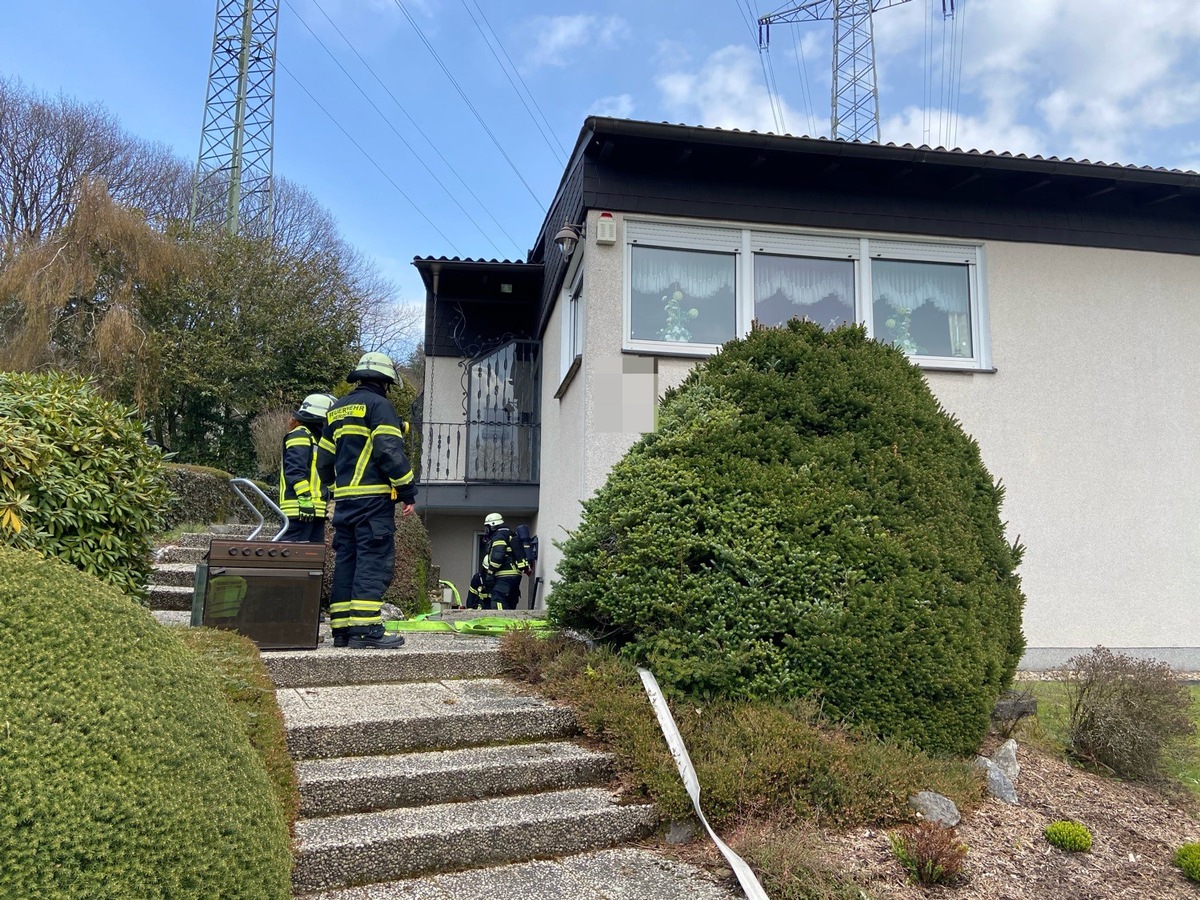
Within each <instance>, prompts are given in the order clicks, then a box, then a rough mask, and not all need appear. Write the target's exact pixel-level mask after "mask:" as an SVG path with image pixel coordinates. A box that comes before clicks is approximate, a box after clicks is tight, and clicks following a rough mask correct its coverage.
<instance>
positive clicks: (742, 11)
mask: <svg viewBox="0 0 1200 900" xmlns="http://www.w3.org/2000/svg"><path fill="white" fill-rule="evenodd" d="M733 5H734V6H736V7H737V11H738V12H739V13H740V14H741V16H742V21H743V22H745V23H746V28H748V29H749V31H750V39H751V40H752V41H754V42H755V43H756V44H757V43H758V35H757V34H756V33H755V31H754V24H753V23H752V22H751V21H750V19H748V18H747V17H746V9H745V7H743V6H742V0H733Z"/></svg>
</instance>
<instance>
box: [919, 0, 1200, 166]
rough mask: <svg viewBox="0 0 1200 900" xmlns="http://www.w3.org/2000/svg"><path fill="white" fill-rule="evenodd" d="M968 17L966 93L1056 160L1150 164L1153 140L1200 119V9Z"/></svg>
mask: <svg viewBox="0 0 1200 900" xmlns="http://www.w3.org/2000/svg"><path fill="white" fill-rule="evenodd" d="M913 5H916V4H913ZM959 16H964V17H965V19H964V28H965V29H966V34H967V37H966V44H965V49H964V53H963V85H964V91H973V92H974V93H975V94H976V95H978V96H979V97H980V98H981V99H982V101H983V103H984V105H985V107H986V109H987V113H986V116H985V119H987V120H991V121H993V122H997V123H1004V122H1006V121H1013V122H1016V121H1021V122H1025V123H1027V124H1028V123H1030V122H1031V121H1032V122H1033V123H1035V127H1037V128H1038V129H1039V130H1041V131H1044V133H1045V135H1046V142H1047V144H1048V147H1047V151H1048V152H1051V153H1053V154H1055V155H1059V156H1063V155H1070V156H1076V157H1088V158H1090V159H1092V160H1096V159H1104V160H1105V161H1114V160H1116V161H1121V162H1143V161H1146V162H1149V161H1151V160H1147V159H1146V158H1145V157H1146V156H1147V155H1148V154H1150V153H1155V152H1161V148H1159V147H1158V146H1156V143H1155V139H1154V138H1153V136H1152V135H1153V132H1155V131H1156V130H1161V129H1167V128H1171V127H1174V126H1177V125H1180V124H1184V123H1188V122H1195V121H1197V120H1198V119H1200V86H1197V84H1196V81H1197V79H1196V77H1195V76H1196V66H1195V60H1196V59H1197V58H1200V5H1198V4H1196V3H1195V2H1194V0H1145V2H1143V3H1141V4H1139V5H1138V6H1137V7H1136V8H1135V7H1130V5H1129V3H1128V2H1127V0H1055V2H1053V3H1050V2H1046V0H974V2H972V3H970V4H966V3H963V4H960V9H959ZM960 133H961V128H960ZM1006 149H1009V148H1007V147H1006Z"/></svg>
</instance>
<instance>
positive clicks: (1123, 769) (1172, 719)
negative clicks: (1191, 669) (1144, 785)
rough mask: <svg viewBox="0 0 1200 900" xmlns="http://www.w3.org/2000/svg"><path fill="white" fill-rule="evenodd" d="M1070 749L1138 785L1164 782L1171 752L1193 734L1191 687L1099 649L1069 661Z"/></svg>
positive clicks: (1157, 665)
mask: <svg viewBox="0 0 1200 900" xmlns="http://www.w3.org/2000/svg"><path fill="white" fill-rule="evenodd" d="M1065 687H1066V692H1067V701H1068V705H1069V708H1070V720H1069V724H1068V731H1067V749H1068V751H1069V752H1070V753H1071V755H1073V756H1074V757H1076V758H1077V759H1080V760H1083V761H1086V762H1092V763H1096V764H1099V765H1101V766H1104V767H1105V768H1108V769H1111V770H1112V771H1113V772H1114V773H1116V774H1117V775H1121V776H1123V777H1126V778H1134V779H1140V780H1155V779H1158V778H1160V777H1161V775H1162V771H1163V762H1164V758H1165V756H1166V754H1167V753H1168V752H1172V751H1176V750H1179V749H1181V748H1182V747H1183V746H1184V745H1185V742H1186V740H1187V739H1188V738H1190V737H1191V736H1192V735H1193V734H1194V733H1195V725H1194V724H1193V723H1192V720H1191V716H1190V706H1191V698H1190V695H1189V694H1188V690H1187V687H1186V686H1185V685H1184V684H1183V683H1182V682H1180V681H1179V679H1178V678H1176V677H1175V673H1174V672H1172V670H1171V667H1170V666H1168V665H1167V664H1166V663H1163V662H1159V661H1158V660H1153V659H1137V658H1134V657H1132V656H1128V655H1126V654H1124V653H1113V652H1112V651H1111V650H1108V649H1106V648H1104V647H1097V648H1096V649H1094V650H1092V651H1091V652H1090V653H1086V654H1081V655H1079V656H1075V657H1072V658H1071V659H1070V660H1068V661H1067V670H1066V672H1065Z"/></svg>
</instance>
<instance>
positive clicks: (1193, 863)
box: [1175, 844, 1200, 881]
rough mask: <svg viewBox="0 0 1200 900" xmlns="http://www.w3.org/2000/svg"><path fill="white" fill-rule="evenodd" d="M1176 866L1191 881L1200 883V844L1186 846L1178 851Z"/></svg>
mask: <svg viewBox="0 0 1200 900" xmlns="http://www.w3.org/2000/svg"><path fill="white" fill-rule="evenodd" d="M1175 865H1177V866H1179V868H1180V869H1181V870H1182V871H1183V874H1184V876H1186V877H1187V878H1188V879H1190V880H1191V881H1200V844H1184V845H1183V846H1182V847H1180V848H1179V849H1178V850H1176V851H1175Z"/></svg>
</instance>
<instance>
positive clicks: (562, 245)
mask: <svg viewBox="0 0 1200 900" xmlns="http://www.w3.org/2000/svg"><path fill="white" fill-rule="evenodd" d="M581 240H583V225H572V224H571V223H570V222H563V227H562V228H560V229H559V232H558V234H556V235H555V236H554V243H556V244H558V249H559V250H561V251H562V255H563V256H564V257H566V258H567V259H570V258H571V254H572V253H574V252H575V247H576V246H577V245H578V244H579V242H580V241H581Z"/></svg>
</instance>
